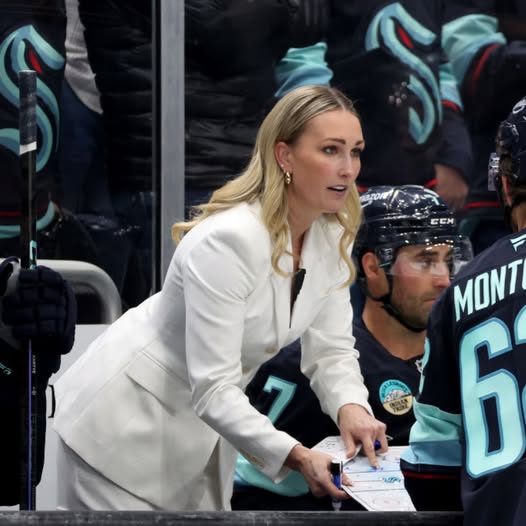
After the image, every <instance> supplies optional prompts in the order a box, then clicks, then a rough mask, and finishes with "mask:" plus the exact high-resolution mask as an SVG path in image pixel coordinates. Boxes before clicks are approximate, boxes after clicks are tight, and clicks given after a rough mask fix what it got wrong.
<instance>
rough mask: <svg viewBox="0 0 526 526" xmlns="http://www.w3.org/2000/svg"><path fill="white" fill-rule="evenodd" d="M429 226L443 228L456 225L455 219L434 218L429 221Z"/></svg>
mask: <svg viewBox="0 0 526 526" xmlns="http://www.w3.org/2000/svg"><path fill="white" fill-rule="evenodd" d="M429 224H430V225H431V226H443V225H454V224H455V218H454V217H432V218H430V219H429Z"/></svg>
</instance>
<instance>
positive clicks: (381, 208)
mask: <svg viewBox="0 0 526 526" xmlns="http://www.w3.org/2000/svg"><path fill="white" fill-rule="evenodd" d="M361 203H362V209H363V221H362V225H361V227H360V230H359V232H358V235H357V237H356V241H355V244H354V247H353V257H354V261H355V264H356V266H357V268H358V283H359V285H360V287H361V288H362V290H363V292H364V294H365V296H366V299H365V305H364V309H363V314H362V317H361V318H360V317H358V316H356V313H355V319H354V323H353V333H354V337H355V338H356V348H357V349H358V350H359V351H360V367H361V370H362V374H363V376H364V380H365V384H366V386H367V388H368V390H369V402H370V404H371V407H372V409H373V412H374V415H375V417H376V418H378V420H381V421H383V422H384V423H385V424H386V425H387V433H388V434H389V435H390V436H391V437H392V442H391V444H393V445H403V444H407V443H408V441H409V430H410V428H411V426H412V424H413V422H414V416H413V410H412V406H413V397H414V395H416V393H417V391H418V385H419V381H420V369H421V362H422V355H423V351H424V340H425V336H426V331H425V328H426V324H427V319H428V317H429V313H430V311H431V307H432V305H433V303H434V301H435V300H436V298H437V297H438V296H439V295H440V293H441V292H442V291H443V290H444V289H445V288H446V287H448V285H449V283H450V278H451V276H452V274H453V273H454V271H455V270H456V269H457V268H458V266H459V265H460V264H461V263H462V262H464V261H467V260H468V259H470V257H471V245H470V243H469V241H468V240H467V239H465V238H463V237H462V236H459V235H458V233H457V224H456V219H455V217H454V215H453V213H452V212H451V211H450V210H449V209H448V207H447V206H446V204H445V203H444V201H443V200H442V199H441V198H440V197H439V196H438V195H437V194H436V193H435V192H433V191H432V190H428V189H425V188H423V187H422V186H416V185H405V186H400V187H394V186H377V187H372V188H370V189H369V190H368V191H366V192H365V193H364V194H363V195H362V196H361ZM300 294H301V291H300ZM300 357H301V353H300V344H299V341H296V342H295V343H293V344H291V345H289V346H288V347H285V348H284V349H282V350H281V352H280V353H279V354H278V355H277V356H276V357H274V358H273V359H272V360H270V361H269V362H267V363H266V364H265V365H264V366H263V367H261V369H260V370H259V371H258V374H257V375H256V376H255V377H254V379H253V380H252V382H251V383H250V384H249V385H248V387H247V391H246V393H247V396H248V397H249V399H250V400H251V402H252V404H253V405H254V406H255V407H257V408H258V409H259V410H260V411H261V412H263V413H265V414H267V415H268V416H269V418H270V419H271V420H272V421H273V422H274V425H275V426H276V427H277V428H278V429H282V430H284V431H287V432H288V433H289V434H291V435H292V436H294V437H295V438H296V439H298V440H300V441H301V442H302V443H303V444H304V445H306V446H307V447H312V446H314V445H315V444H317V443H318V442H319V441H320V440H322V439H323V438H325V437H326V436H331V435H338V434H339V431H338V428H337V426H336V424H335V423H334V422H333V421H332V420H331V419H330V418H329V417H328V416H327V415H325V414H324V413H323V412H322V410H321V407H320V404H319V403H318V401H317V399H316V397H315V395H314V393H313V392H312V390H311V388H310V386H309V382H308V380H307V378H306V377H305V376H304V375H303V374H302V372H301V361H300ZM235 480H236V483H235V489H234V495H233V498H232V509H267V510H268V509H282V510H324V509H326V510H328V509H331V501H330V499H329V498H323V499H319V498H315V497H314V496H313V495H312V494H311V493H310V492H309V490H308V487H307V485H306V483H305V481H304V480H303V479H302V477H301V476H298V475H296V474H292V475H291V476H289V477H287V478H286V479H285V480H284V481H283V482H281V483H280V484H274V483H272V482H271V481H270V480H269V479H267V478H266V477H264V476H262V475H260V474H259V473H257V472H256V470H254V469H252V468H251V467H250V464H249V463H248V462H247V461H246V460H245V459H244V458H243V457H241V456H240V457H239V458H238V464H237V469H236V479H235ZM357 507H358V508H359V505H358V504H357V503H355V502H354V501H352V500H349V501H346V502H344V503H343V509H356V508H357Z"/></svg>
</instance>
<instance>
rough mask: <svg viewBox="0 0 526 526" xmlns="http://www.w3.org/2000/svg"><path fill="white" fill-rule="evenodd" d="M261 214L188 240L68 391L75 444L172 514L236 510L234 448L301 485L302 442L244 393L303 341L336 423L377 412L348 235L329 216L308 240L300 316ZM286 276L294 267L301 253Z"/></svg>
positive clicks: (66, 415) (75, 374)
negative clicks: (342, 414)
mask: <svg viewBox="0 0 526 526" xmlns="http://www.w3.org/2000/svg"><path fill="white" fill-rule="evenodd" d="M260 212H261V210H260V205H259V204H258V203H256V204H252V205H247V204H243V205H238V206H236V207H234V208H232V209H229V210H227V211H224V212H220V213H217V214H215V215H212V216H211V217H209V218H208V219H206V220H205V221H203V222H202V223H200V224H199V225H198V226H196V227H195V228H193V229H192V230H191V231H190V232H189V233H187V234H186V235H185V237H184V239H183V240H182V242H181V243H180V245H179V246H178V248H177V250H176V251H175V253H174V256H173V259H172V261H171V264H170V267H169V270H168V273H167V276H166V280H165V283H164V286H163V289H162V291H160V292H159V293H157V294H155V295H154V296H152V297H151V298H149V299H148V300H146V301H144V302H143V303H142V304H141V305H139V306H138V307H136V308H134V309H131V310H129V311H128V312H126V313H125V314H124V315H123V316H122V317H121V318H120V319H119V320H117V321H116V322H115V323H114V324H112V325H111V326H110V327H109V328H108V329H107V330H106V331H105V332H104V333H103V334H102V335H101V336H100V337H99V338H98V339H97V340H95V341H94V342H93V343H92V344H91V346H90V347H89V349H88V350H87V351H86V352H85V353H84V354H83V355H82V357H81V358H80V359H79V360H78V361H77V362H76V363H75V364H74V365H73V366H72V367H71V368H70V369H69V370H67V371H66V372H65V373H64V375H63V376H62V377H61V378H60V379H59V381H58V382H57V384H56V393H57V400H58V405H57V410H56V415H55V422H54V425H55V429H56V431H57V432H58V434H59V435H60V437H61V438H62V439H63V440H64V441H65V443H66V444H67V445H68V446H69V447H70V448H72V449H73V450H74V451H75V452H76V453H77V455H79V456H80V457H81V458H82V459H83V460H84V461H85V462H87V463H88V464H89V465H90V466H91V467H93V468H94V469H95V470H97V471H98V472H100V473H101V474H102V475H104V476H105V477H107V478H108V479H109V480H111V481H113V482H114V483H115V484H117V485H119V486H121V487H123V488H125V489H126V490H128V491H129V492H131V493H133V494H135V495H136V496H138V497H140V498H142V499H144V500H146V501H148V502H150V503H152V504H153V505H154V506H157V507H159V508H161V509H166V510H214V509H216V510H221V509H230V504H229V501H230V497H231V493H232V479H233V473H234V467H235V460H236V451H235V450H234V448H236V449H237V450H238V451H240V452H241V453H242V454H243V455H244V456H246V457H247V459H248V460H250V461H251V462H252V463H253V464H254V465H255V466H256V467H258V468H259V469H260V470H261V471H262V472H263V473H264V474H265V475H267V476H268V477H270V478H271V479H273V480H276V481H277V480H280V479H282V478H283V477H284V476H286V475H287V473H288V469H287V468H284V467H283V462H284V461H285V459H286V457H287V455H288V454H289V452H290V450H291V449H292V447H294V445H295V444H297V441H296V440H294V439H293V438H292V437H291V436H289V435H288V434H286V433H284V432H282V431H278V430H276V429H275V428H274V426H273V425H272V424H271V422H270V420H268V418H267V417H265V416H264V415H262V414H261V413H259V412H258V411H257V410H256V409H254V408H253V407H252V406H251V405H250V403H249V401H248V399H247V397H246V396H245V394H244V389H245V387H246V385H247V383H248V382H249V381H250V379H251V378H252V377H253V376H254V374H255V373H256V371H257V369H258V367H259V366H260V365H261V364H262V363H263V362H265V361H267V360H268V359H270V358H271V357H272V356H274V355H275V354H276V353H277V352H278V350H279V349H280V348H281V347H283V346H285V345H287V344H289V343H291V342H292V341H294V340H295V339H296V338H298V337H300V336H301V338H302V370H303V371H304V373H305V374H306V375H307V376H308V377H310V379H311V385H312V387H313V389H314V391H315V392H316V394H317V395H318V397H319V399H320V402H321V405H322V408H323V410H324V411H325V412H326V413H327V414H329V415H330V416H331V417H332V418H333V419H334V420H335V421H336V419H337V413H338V409H339V408H340V407H341V406H342V405H344V404H347V403H357V404H360V405H362V406H364V407H365V408H366V409H367V410H368V411H369V412H371V409H370V407H369V405H368V402H367V398H368V393H367V390H366V388H365V387H364V385H363V379H362V376H361V373H360V369H359V365H358V352H357V351H356V350H355V348H354V337H353V336H352V328H351V324H352V310H351V305H350V301H349V290H348V287H342V286H341V285H342V283H343V282H344V281H345V279H346V278H347V276H348V271H347V268H346V266H345V265H344V264H343V263H342V262H341V261H340V257H339V250H338V241H339V236H340V235H341V227H340V226H339V225H334V224H329V223H328V222H327V221H326V220H325V219H324V218H321V219H320V220H318V221H316V222H315V223H314V224H313V225H312V226H311V228H310V229H309V231H308V232H307V235H306V238H305V241H304V244H303V250H302V261H301V266H302V267H303V268H305V269H306V274H305V280H304V282H303V286H302V288H301V292H300V293H299V295H298V297H297V299H296V302H295V305H294V309H293V312H292V316H291V312H290V292H291V278H290V277H283V276H280V275H279V274H277V273H276V272H275V271H274V270H273V268H272V266H271V260H270V256H271V244H270V239H269V235H268V231H267V230H266V228H265V226H264V225H263V223H262V221H261V217H260ZM289 249H290V239H289ZM281 268H283V270H285V271H286V272H291V271H292V258H291V257H290V256H288V255H285V256H283V258H282V259H281ZM305 425H309V424H308V422H305ZM232 446H233V447H232ZM115 508H116V509H118V508H119V505H118V503H115Z"/></svg>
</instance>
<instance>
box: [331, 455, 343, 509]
mask: <svg viewBox="0 0 526 526" xmlns="http://www.w3.org/2000/svg"><path fill="white" fill-rule="evenodd" d="M342 470H343V462H342V461H341V460H336V459H333V460H331V475H332V482H333V483H334V485H335V486H336V487H337V488H338V489H342ZM341 507H342V501H341V500H340V499H334V498H333V499H332V509H333V510H334V511H340V509H341Z"/></svg>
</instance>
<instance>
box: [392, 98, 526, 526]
mask: <svg viewBox="0 0 526 526" xmlns="http://www.w3.org/2000/svg"><path fill="white" fill-rule="evenodd" d="M490 180H491V181H493V182H494V185H495V188H496V190H497V193H498V195H499V198H500V200H501V203H502V206H503V207H504V209H505V212H506V215H507V216H508V218H509V221H510V224H511V226H512V228H513V229H514V231H515V233H513V234H511V235H508V236H506V237H504V238H502V239H500V240H499V241H497V242H496V243H495V244H494V245H493V246H492V247H490V248H489V249H487V250H485V251H484V252H482V253H481V254H479V255H478V256H477V257H476V258H475V259H474V260H473V261H472V262H471V264H469V265H468V266H466V268H464V269H463V270H462V271H461V273H459V275H458V276H457V277H456V278H455V280H454V281H453V283H452V284H451V286H450V287H449V289H448V290H447V291H446V293H445V294H443V295H442V296H441V297H440V298H439V299H438V301H437V302H436V304H435V306H434V308H433V311H432V313H431V317H430V320H429V325H428V332H427V336H428V343H427V345H426V352H425V356H424V362H423V363H424V368H423V378H422V383H421V385H420V394H419V397H418V402H416V403H415V408H414V411H415V416H416V423H415V425H414V427H413V428H412V430H411V436H410V449H409V450H408V451H407V452H406V453H405V454H404V456H403V460H402V469H403V472H404V475H405V481H406V487H407V489H408V491H409V493H410V495H411V498H412V499H413V502H414V504H415V506H416V507H417V509H421V510H426V509H427V510H440V509H444V506H449V507H453V506H456V507H457V508H458V509H460V508H461V507H462V506H463V509H464V519H465V522H464V524H466V525H467V526H469V525H475V524H476V525H477V526H484V525H493V524H506V525H507V526H512V525H519V524H520V525H522V524H524V522H525V520H526V498H525V497H526V483H525V482H524V481H525V461H524V453H525V451H526V433H525V427H526V426H525V416H524V415H525V406H526V402H525V397H524V392H525V385H526V359H525V357H524V354H523V353H524V352H525V351H526V344H525V342H526V332H525V328H526V309H525V308H524V305H525V302H526V274H525V266H524V265H525V257H526V244H525V243H524V240H525V239H526V230H525V228H526V204H525V202H526V98H523V99H522V100H521V101H520V102H518V103H517V104H516V105H515V106H514V108H513V110H512V111H511V113H510V114H509V116H508V117H507V119H506V120H504V121H503V122H502V123H501V124H500V126H499V128H498V133H497V141H496V154H495V155H494V156H493V158H492V163H491V165H490ZM460 501H462V502H460Z"/></svg>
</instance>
